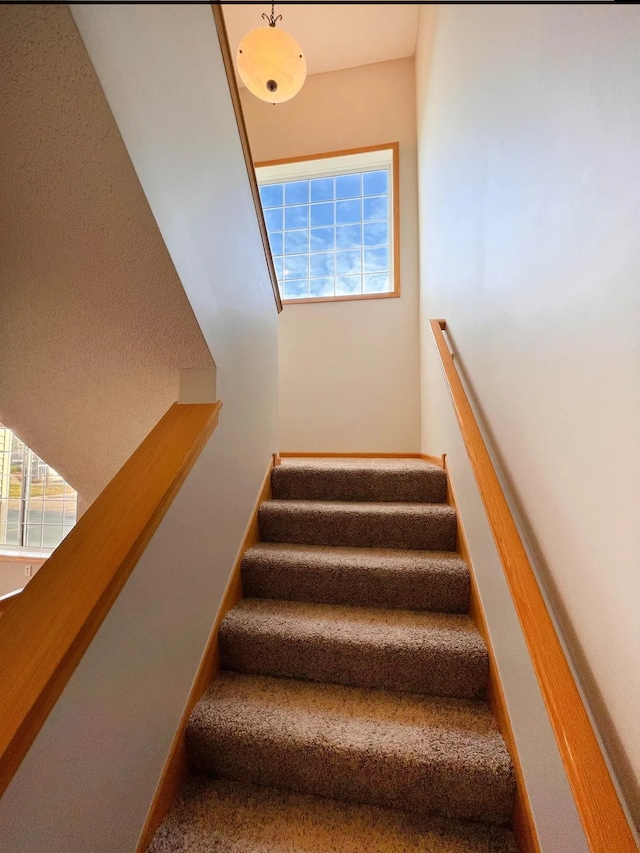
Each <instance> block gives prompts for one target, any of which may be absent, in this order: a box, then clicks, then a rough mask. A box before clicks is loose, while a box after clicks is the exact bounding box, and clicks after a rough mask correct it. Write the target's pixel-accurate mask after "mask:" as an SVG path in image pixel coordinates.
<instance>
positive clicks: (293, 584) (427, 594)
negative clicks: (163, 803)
mask: <svg viewBox="0 0 640 853" xmlns="http://www.w3.org/2000/svg"><path fill="white" fill-rule="evenodd" d="M272 485H273V494H274V498H273V500H271V501H267V502H266V503H264V504H263V505H262V507H261V510H260V515H259V521H260V532H261V538H262V540H263V541H262V542H261V543H259V544H258V545H257V546H255V547H254V548H251V549H250V550H249V551H248V552H247V553H246V554H245V557H244V560H243V565H242V573H243V586H244V592H245V595H246V596H247V598H245V599H243V600H242V601H241V602H240V603H239V604H238V605H237V606H236V607H235V608H233V609H232V610H231V611H230V613H229V614H227V616H226V617H225V619H224V620H223V623H222V625H221V629H220V638H219V642H220V655H221V662H222V667H223V670H225V671H223V672H222V673H221V675H220V677H219V678H218V679H216V681H214V682H213V684H212V685H211V686H210V688H209V689H208V691H207V693H206V694H205V696H204V697H203V698H202V700H201V701H200V702H199V703H198V704H197V705H196V707H195V708H194V711H193V713H192V716H191V719H190V721H189V724H188V727H187V731H186V742H187V750H188V754H189V757H190V761H191V764H192V767H193V770H194V773H200V774H207V775H205V776H202V775H198V776H194V777H193V778H192V779H191V781H190V782H189V784H188V785H187V786H186V788H185V790H184V791H183V794H182V796H181V798H180V800H179V801H178V802H177V803H176V804H175V805H174V808H173V810H172V811H171V812H170V814H169V815H168V816H167V818H166V820H165V822H164V824H163V825H162V827H161V828H160V829H159V830H158V832H157V833H156V836H155V838H154V841H153V843H152V845H151V847H150V851H151V853H178V851H180V853H186V851H192V853H203V851H228V853H284V851H291V853H312V852H313V853H315V851H318V853H319V851H333V850H335V851H345V853H349V852H350V851H354V853H355V851H366V850H369V851H399V853H402V851H426V853H490V851H495V853H514V851H515V850H516V847H515V842H514V839H513V835H512V834H511V832H510V831H509V829H508V826H509V823H510V819H511V812H512V809H513V801H514V796H515V781H514V773H513V767H512V764H511V760H510V758H509V755H508V752H507V750H506V747H505V744H504V742H503V740H502V738H501V736H500V734H499V732H498V730H497V727H496V724H495V721H494V720H493V717H492V716H491V713H490V711H489V709H488V707H487V705H486V703H485V702H484V701H483V698H482V697H483V696H484V691H485V689H486V684H487V673H488V659H487V652H486V648H485V647H484V643H483V641H482V639H481V637H480V635H479V634H478V632H477V630H476V629H475V627H474V625H473V623H472V622H471V620H470V619H469V618H468V616H467V615H465V614H466V610H467V607H468V597H469V573H468V570H467V567H466V566H465V565H464V563H463V562H462V561H461V560H460V558H459V556H458V555H457V554H456V553H455V545H456V517H455V512H454V510H453V509H451V508H450V507H448V506H447V505H446V504H445V503H444V500H445V496H446V477H445V473H444V471H442V470H441V469H439V468H437V467H436V466H433V465H430V464H428V463H426V462H423V461H421V460H387V459H384V460H355V459H350V460H343V459H340V460H315V459H314V460H285V461H283V464H282V465H281V466H279V467H278V468H276V469H274V472H273V476H272Z"/></svg>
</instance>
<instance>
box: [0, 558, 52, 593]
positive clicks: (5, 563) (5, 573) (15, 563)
mask: <svg viewBox="0 0 640 853" xmlns="http://www.w3.org/2000/svg"><path fill="white" fill-rule="evenodd" d="M45 559H46V558H45ZM43 563H44V559H43V558H42V557H39V558H36V557H3V556H2V555H1V554H0V595H7V593H9V592H14V591H15V590H16V589H22V588H23V587H25V586H26V585H27V584H28V583H29V579H30V578H33V577H34V575H36V574H37V572H38V569H40V568H42V565H43ZM25 566H31V575H30V576H29V577H27V576H26V575H25Z"/></svg>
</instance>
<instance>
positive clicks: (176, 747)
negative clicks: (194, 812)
mask: <svg viewBox="0 0 640 853" xmlns="http://www.w3.org/2000/svg"><path fill="white" fill-rule="evenodd" d="M275 456H276V454H273V457H272V459H271V460H270V462H269V465H268V467H267V471H266V473H265V475H264V479H263V480H262V485H261V487H260V494H259V495H258V497H257V499H256V502H255V504H254V507H253V511H252V513H251V518H250V519H249V522H248V524H247V527H246V530H245V532H244V536H243V539H242V543H241V545H240V548H239V550H238V554H237V556H236V560H235V563H234V564H233V568H232V570H231V574H230V575H229V580H228V582H227V586H226V589H225V591H224V594H223V596H222V602H221V604H220V607H219V609H218V613H217V614H216V618H215V622H214V623H213V628H212V629H211V633H210V634H209V639H208V640H207V645H206V648H205V650H204V653H203V655H202V659H201V660H200V664H199V666H198V671H197V673H196V676H195V678H194V681H193V685H192V687H191V691H190V693H189V697H188V699H187V702H186V704H185V706H184V711H183V712H182V717H181V718H180V722H179V724H178V728H177V730H176V733H175V736H174V738H173V741H172V743H171V747H170V749H169V754H168V756H167V759H166V761H165V763H164V767H163V768H162V774H161V776H160V781H159V782H158V786H157V788H156V791H155V794H154V796H153V800H152V802H151V806H150V807H149V812H148V814H147V820H146V822H145V825H144V827H143V830H142V833H141V835H140V838H139V840H138V846H137V847H136V853H145V851H146V849H147V847H148V846H149V844H150V843H151V839H152V838H153V835H154V833H155V831H156V830H157V828H158V827H159V826H160V824H161V823H162V821H163V820H164V817H165V815H166V814H167V812H168V811H169V809H170V808H171V804H172V803H173V801H174V799H175V797H176V795H177V794H178V792H179V790H180V788H181V786H182V784H183V782H184V780H185V778H186V776H187V773H188V769H189V762H188V758H187V751H186V746H185V740H184V733H185V729H186V727H187V723H188V722H189V717H190V716H191V711H192V710H193V708H194V705H195V704H196V703H197V702H198V700H199V699H200V697H201V696H202V694H203V693H204V692H205V690H206V689H207V687H208V686H209V684H210V683H211V682H212V681H213V679H214V678H215V677H216V676H217V675H218V672H219V671H220V656H219V651H218V631H219V630H220V623H221V622H222V620H223V619H224V617H225V616H226V615H227V613H228V612H229V611H230V610H231V608H232V607H234V606H235V605H236V604H237V603H238V601H240V599H241V598H242V575H241V571H240V569H241V565H242V557H243V555H244V552H245V551H246V550H247V548H250V547H251V546H252V545H255V543H256V542H259V541H260V530H259V528H258V510H259V508H260V504H262V503H264V501H267V500H269V499H270V498H271V471H272V468H273V466H274V464H275V461H274V460H275Z"/></svg>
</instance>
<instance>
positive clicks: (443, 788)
mask: <svg viewBox="0 0 640 853" xmlns="http://www.w3.org/2000/svg"><path fill="white" fill-rule="evenodd" d="M186 744H187V750H188V755H189V758H190V760H191V762H192V765H193V766H194V767H195V768H196V769H197V770H199V771H204V772H207V773H211V774H214V775H217V776H222V777H225V778H228V779H235V780H236V781H241V782H250V783H253V784H259V785H267V786H273V787H275V788H281V789H286V790H291V791H295V792H298V793H305V794H313V795H317V796H325V797H331V798H334V799H343V800H348V801H352V802H359V803H365V804H369V805H380V806H386V807H391V808H400V809H402V810H404V811H410V812H415V813H418V814H421V815H424V814H429V813H435V814H438V815H440V816H442V817H447V818H456V819H468V820H478V821H482V822H485V823H496V824H503V825H506V824H507V823H508V822H509V819H510V815H511V811H512V807H513V800H514V792H515V784H514V773H513V767H512V764H511V760H510V758H509V754H508V752H507V750H506V747H505V745H504V742H503V740H502V738H501V737H500V735H499V733H498V731H497V728H496V724H495V721H494V720H493V717H492V716H491V713H490V712H489V709H488V707H487V705H486V704H485V703H484V702H480V701H471V700H461V699H457V700H453V699H437V698H427V697H424V696H416V695H412V694H407V693H389V692H387V691H377V690H366V691H365V690H359V689H356V688H354V687H342V686H336V685H318V684H310V683H308V682H303V681H294V680H289V679H277V678H266V677H263V676H247V675H237V674H235V673H223V674H221V676H220V677H219V678H218V679H217V680H216V681H214V682H213V684H212V685H211V687H210V688H209V689H208V691H207V692H206V694H205V695H204V697H203V698H202V699H201V700H200V702H198V704H197V705H196V707H195V708H194V710H193V712H192V715H191V718H190V720H189V723H188V726H187V730H186Z"/></svg>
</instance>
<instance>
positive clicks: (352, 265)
mask: <svg viewBox="0 0 640 853" xmlns="http://www.w3.org/2000/svg"><path fill="white" fill-rule="evenodd" d="M361 272H362V258H361V256H360V249H355V250H352V251H350V252H336V273H337V274H338V275H353V274H354V273H361Z"/></svg>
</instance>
